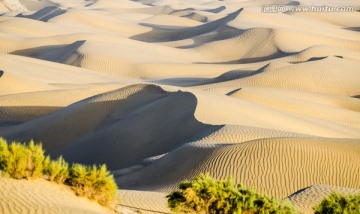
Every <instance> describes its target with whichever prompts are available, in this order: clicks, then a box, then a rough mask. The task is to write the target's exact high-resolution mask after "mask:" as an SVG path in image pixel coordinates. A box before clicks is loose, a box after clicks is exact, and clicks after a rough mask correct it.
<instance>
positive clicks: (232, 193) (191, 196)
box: [167, 174, 295, 214]
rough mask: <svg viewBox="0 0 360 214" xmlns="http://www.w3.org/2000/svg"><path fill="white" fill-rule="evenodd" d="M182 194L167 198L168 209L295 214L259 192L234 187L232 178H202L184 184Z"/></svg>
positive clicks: (191, 211) (288, 206)
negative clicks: (220, 179) (219, 179)
mask: <svg viewBox="0 0 360 214" xmlns="http://www.w3.org/2000/svg"><path fill="white" fill-rule="evenodd" d="M179 189H180V191H175V192H173V193H171V194H169V195H168V196H167V198H168V206H169V207H170V208H171V210H172V211H174V212H180V213H194V212H196V213H205V214H210V213H216V214H218V213H223V214H227V213H234V214H236V213H238V214H240V213H259V214H260V213H264V214H265V213H284V214H285V213H295V211H294V208H293V207H292V205H291V204H290V203H289V202H288V201H285V200H277V199H274V198H271V197H269V196H264V195H260V194H258V193H256V192H255V191H254V190H252V189H247V188H245V187H244V186H242V185H234V184H233V182H232V181H231V179H228V180H226V181H217V180H214V179H212V178H211V177H209V176H208V175H203V174H202V175H200V176H198V177H196V178H195V179H194V180H193V181H192V182H188V181H186V182H182V183H180V185H179Z"/></svg>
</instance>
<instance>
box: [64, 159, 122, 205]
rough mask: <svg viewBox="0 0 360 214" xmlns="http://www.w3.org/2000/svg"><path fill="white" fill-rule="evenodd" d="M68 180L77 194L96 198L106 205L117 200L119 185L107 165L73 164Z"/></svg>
mask: <svg viewBox="0 0 360 214" xmlns="http://www.w3.org/2000/svg"><path fill="white" fill-rule="evenodd" d="M67 182H68V183H69V184H70V186H71V187H72V189H73V190H74V191H75V193H76V194H77V195H80V196H85V197H87V198H90V199H93V200H96V201H97V202H99V203H100V204H101V205H104V206H111V205H112V203H113V202H115V194H116V190H117V186H116V183H115V180H114V178H113V176H112V175H111V174H110V172H109V171H108V170H107V169H106V166H105V165H102V166H100V167H97V166H92V167H89V166H83V165H81V164H73V165H72V167H71V169H70V172H69V178H68V180H67Z"/></svg>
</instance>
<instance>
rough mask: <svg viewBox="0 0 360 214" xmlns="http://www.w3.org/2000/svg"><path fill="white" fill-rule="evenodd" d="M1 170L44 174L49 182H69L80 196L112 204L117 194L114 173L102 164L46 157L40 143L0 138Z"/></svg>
mask: <svg viewBox="0 0 360 214" xmlns="http://www.w3.org/2000/svg"><path fill="white" fill-rule="evenodd" d="M0 171H1V172H2V174H3V175H6V176H9V177H11V178H15V179H34V178H45V179H47V180H49V181H51V182H56V183H59V184H65V185H69V186H70V187H71V188H72V190H74V192H75V193H76V194H77V195H79V196H84V197H87V198H89V199H91V200H95V201H97V202H98V203H99V204H101V205H103V206H106V207H111V206H112V205H113V204H114V202H115V201H116V200H115V195H116V190H117V186H116V182H115V180H114V177H113V176H112V175H111V174H110V172H109V171H108V170H107V168H106V166H105V165H102V166H95V165H93V166H84V165H81V164H72V166H71V167H69V164H68V163H67V162H66V161H65V160H64V159H63V158H62V157H59V158H58V159H57V160H52V159H51V158H50V156H47V157H45V154H44V150H43V148H42V145H41V144H35V143H34V141H30V142H29V143H24V144H22V143H19V142H12V143H10V144H8V143H7V142H6V140H4V139H3V138H0Z"/></svg>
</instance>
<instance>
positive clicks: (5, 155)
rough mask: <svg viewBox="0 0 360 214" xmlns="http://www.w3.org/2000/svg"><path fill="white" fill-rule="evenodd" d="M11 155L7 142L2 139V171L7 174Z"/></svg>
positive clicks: (0, 150) (0, 153) (0, 164)
mask: <svg viewBox="0 0 360 214" xmlns="http://www.w3.org/2000/svg"><path fill="white" fill-rule="evenodd" d="M9 155H10V152H9V147H8V144H7V142H6V141H5V140H4V139H3V138H0V170H1V171H4V172H6V171H7V165H8V157H9Z"/></svg>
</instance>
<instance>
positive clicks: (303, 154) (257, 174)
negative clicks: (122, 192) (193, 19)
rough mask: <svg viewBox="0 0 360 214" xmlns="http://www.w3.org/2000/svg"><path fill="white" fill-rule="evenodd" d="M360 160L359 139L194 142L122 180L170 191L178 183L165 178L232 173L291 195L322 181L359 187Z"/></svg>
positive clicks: (249, 183) (263, 187) (244, 180)
mask: <svg viewBox="0 0 360 214" xmlns="http://www.w3.org/2000/svg"><path fill="white" fill-rule="evenodd" d="M359 161H360V141H359V140H343V139H325V138H271V139H260V140H254V141H248V142H244V143H240V144H236V145H221V146H220V145H219V146H218V147H214V146H212V147H209V146H205V145H202V144H201V143H193V144H191V145H186V146H183V147H181V148H179V149H178V150H176V151H173V152H171V153H169V154H168V155H166V156H165V157H163V158H161V159H160V160H158V161H156V162H154V163H153V164H152V165H150V166H147V167H145V168H144V169H141V170H139V171H137V172H134V173H133V174H130V175H128V176H123V177H120V178H119V179H118V181H119V183H120V184H122V186H123V187H124V188H129V189H132V188H140V189H147V190H151V191H159V190H160V191H169V190H172V189H176V188H177V182H168V183H166V182H165V181H174V180H176V181H181V180H183V179H191V178H193V177H194V176H196V175H197V174H199V173H207V172H208V173H210V175H211V176H214V177H217V178H220V179H226V178H227V177H229V176H231V177H232V178H234V180H235V181H236V182H239V183H243V184H244V185H245V186H250V187H254V188H255V189H256V190H257V191H259V192H263V193H267V194H270V195H272V196H276V197H286V196H288V195H290V194H291V193H293V192H295V191H297V190H299V189H302V188H305V187H308V186H311V185H313V184H318V183H321V184H327V185H333V186H346V187H352V188H359V179H360V166H359V165H358V164H354V163H358V162H359ZM175 169H176V170H175ZM150 175H156V176H155V177H152V176H150ZM177 178H178V180H177Z"/></svg>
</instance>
